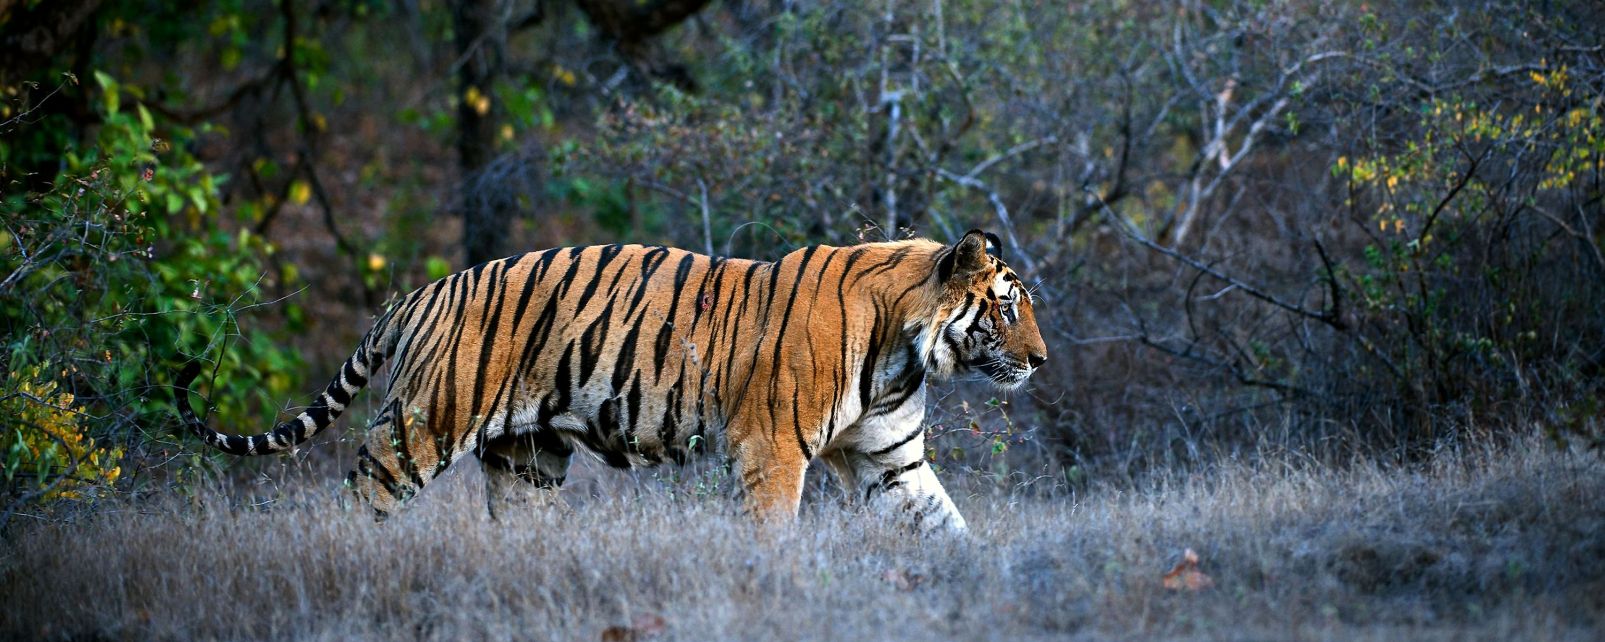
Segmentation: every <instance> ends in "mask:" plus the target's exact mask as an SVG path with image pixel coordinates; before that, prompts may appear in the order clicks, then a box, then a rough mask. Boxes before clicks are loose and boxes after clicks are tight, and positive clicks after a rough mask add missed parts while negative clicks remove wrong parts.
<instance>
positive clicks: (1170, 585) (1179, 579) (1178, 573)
mask: <svg viewBox="0 0 1605 642" xmlns="http://www.w3.org/2000/svg"><path fill="white" fill-rule="evenodd" d="M1160 583H1161V584H1162V585H1164V587H1165V588H1167V589H1170V590H1172V591H1181V590H1187V591H1200V590H1203V589H1207V588H1209V587H1211V586H1214V585H1215V580H1212V579H1210V578H1209V576H1208V575H1205V574H1204V573H1203V571H1200V570H1198V553H1194V552H1193V549H1190V548H1189V549H1187V551H1186V552H1184V553H1182V556H1181V563H1179V564H1177V565H1176V566H1175V568H1172V569H1170V572H1169V573H1166V574H1165V577H1164V579H1163V580H1161V581H1160Z"/></svg>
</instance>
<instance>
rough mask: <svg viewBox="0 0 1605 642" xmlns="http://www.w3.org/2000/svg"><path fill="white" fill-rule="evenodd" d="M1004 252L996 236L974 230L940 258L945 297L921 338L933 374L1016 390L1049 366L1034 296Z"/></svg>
mask: <svg viewBox="0 0 1605 642" xmlns="http://www.w3.org/2000/svg"><path fill="white" fill-rule="evenodd" d="M1001 248H1002V244H1001V243H999V242H998V238H997V237H996V236H994V235H992V234H988V233H984V232H982V231H980V230H970V231H969V232H968V233H966V234H965V235H964V238H963V239H960V240H959V242H958V243H955V244H954V245H953V246H951V247H948V248H944V249H943V250H942V251H941V252H940V253H939V254H938V259H937V265H936V272H937V274H936V278H937V279H938V281H940V285H939V286H938V287H940V288H941V294H940V295H939V296H938V298H937V305H936V313H935V315H934V316H933V317H931V318H930V319H929V320H928V321H927V324H926V327H924V328H922V332H921V336H920V343H921V344H922V347H923V348H925V355H926V358H925V363H926V367H927V370H928V372H930V374H932V375H934V376H936V377H939V378H955V377H960V376H966V375H967V376H971V377H976V378H985V379H987V380H990V381H991V382H992V383H994V384H996V385H997V386H999V387H1002V388H1018V387H1019V386H1020V385H1021V384H1024V383H1025V380H1026V378H1027V377H1030V376H1031V373H1033V372H1036V369H1037V368H1038V367H1040V366H1041V365H1042V364H1043V363H1044V362H1046V361H1047V360H1048V348H1047V345H1046V344H1044V343H1043V342H1042V333H1041V331H1039V330H1038V329H1037V318H1036V314H1035V312H1033V311H1032V309H1031V304H1032V299H1031V293H1030V292H1029V291H1027V290H1026V287H1025V283H1024V282H1022V281H1021V280H1020V277H1019V276H1018V275H1016V274H1015V273H1014V270H1012V269H1009V265H1008V264H1007V263H1004V262H1003V258H1002V250H1001ZM988 250H990V253H989V252H988Z"/></svg>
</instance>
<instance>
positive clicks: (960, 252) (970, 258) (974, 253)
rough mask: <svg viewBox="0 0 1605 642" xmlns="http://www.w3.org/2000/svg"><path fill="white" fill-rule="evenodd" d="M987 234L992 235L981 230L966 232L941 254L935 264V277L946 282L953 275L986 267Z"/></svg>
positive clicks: (965, 273) (962, 274) (964, 273)
mask: <svg viewBox="0 0 1605 642" xmlns="http://www.w3.org/2000/svg"><path fill="white" fill-rule="evenodd" d="M988 236H992V235H990V234H987V233H985V232H982V231H981V230H970V231H969V232H966V233H965V234H964V238H962V239H959V242H957V243H954V244H953V247H951V248H948V250H947V253H946V254H944V255H942V260H941V261H939V262H938V263H937V264H936V274H937V277H939V278H940V279H941V280H942V282H943V283H946V282H948V281H949V280H952V279H953V278H954V277H955V276H967V275H970V274H974V273H975V271H976V270H980V269H981V268H984V267H986V246H987V243H988V242H989V239H987V237H988ZM992 238H993V239H996V238H997V237H995V236H993V237H992Z"/></svg>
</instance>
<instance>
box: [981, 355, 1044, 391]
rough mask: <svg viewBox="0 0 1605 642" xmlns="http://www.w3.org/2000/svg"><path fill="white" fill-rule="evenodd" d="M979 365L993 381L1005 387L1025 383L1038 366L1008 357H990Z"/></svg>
mask: <svg viewBox="0 0 1605 642" xmlns="http://www.w3.org/2000/svg"><path fill="white" fill-rule="evenodd" d="M977 365H978V366H979V369H980V370H981V372H982V373H984V374H985V375H986V378H988V379H991V380H992V383H994V384H997V385H999V386H1002V387H1005V388H1018V387H1020V386H1021V385H1024V384H1025V382H1026V380H1027V379H1029V378H1030V377H1031V373H1033V372H1036V368H1033V367H1031V366H1028V365H1026V364H1023V363H1019V362H1017V361H1014V360H1013V359H1007V358H998V359H990V360H987V361H983V362H981V363H980V364H977Z"/></svg>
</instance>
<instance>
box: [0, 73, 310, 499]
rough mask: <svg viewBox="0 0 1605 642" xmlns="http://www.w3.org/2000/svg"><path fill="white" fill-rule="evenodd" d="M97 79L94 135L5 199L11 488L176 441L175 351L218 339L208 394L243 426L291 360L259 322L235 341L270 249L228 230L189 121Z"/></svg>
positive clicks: (95, 477) (86, 473)
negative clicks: (33, 188)
mask: <svg viewBox="0 0 1605 642" xmlns="http://www.w3.org/2000/svg"><path fill="white" fill-rule="evenodd" d="M96 78H97V81H98V84H99V85H100V88H101V92H102V93H101V94H100V96H101V98H102V100H100V101H99V103H98V115H99V120H100V125H99V126H98V127H97V128H96V130H95V134H94V137H93V139H92V140H90V141H88V142H85V143H83V144H81V145H78V144H75V145H70V146H69V147H68V148H67V150H66V151H65V153H64V154H63V156H62V158H61V163H60V164H61V167H62V169H61V172H60V174H59V175H58V176H57V177H56V179H55V180H54V181H53V183H52V184H51V186H50V188H49V189H48V190H47V191H44V192H42V193H21V194H9V195H7V196H6V197H5V199H4V201H3V202H0V213H3V215H4V216H3V219H4V224H5V229H4V230H3V232H0V275H3V276H0V297H3V298H4V300H5V301H6V304H5V305H4V306H3V307H0V350H3V351H4V352H3V355H4V359H5V361H4V364H3V369H4V371H5V372H6V373H7V376H6V378H5V380H4V384H3V385H4V389H3V390H0V405H3V407H4V408H6V411H5V412H0V428H3V432H4V434H5V435H7V436H6V437H5V440H6V441H4V442H3V443H0V447H4V448H5V449H6V451H5V452H6V457H7V458H8V459H7V470H6V472H7V474H6V484H7V487H6V488H5V491H6V494H7V495H9V496H11V497H12V498H14V499H15V498H28V499H35V498H37V499H46V500H48V499H54V498H65V497H72V496H75V495H77V493H75V492H74V489H75V488H78V487H81V486H85V485H88V484H90V483H98V484H103V485H104V484H109V483H111V482H114V481H116V480H117V478H118V477H119V475H120V473H121V470H120V469H119V468H118V465H119V462H118V461H117V460H118V459H120V458H121V457H123V455H124V454H125V453H127V454H128V455H135V456H139V457H141V458H142V457H143V456H146V455H153V454H157V451H158V450H162V451H166V452H167V454H169V455H170V454H171V453H172V451H173V450H175V449H176V448H177V446H178V444H177V443H175V442H173V441H172V440H171V439H170V438H169V436H168V433H169V430H170V428H171V427H172V425H173V424H172V421H171V417H172V416H173V415H172V412H171V408H170V404H169V403H167V402H166V399H167V392H166V384H167V383H168V381H169V376H168V374H167V370H168V366H169V365H170V364H172V363H174V362H175V361H176V360H181V359H187V358H191V357H199V356H203V355H205V354H207V353H208V352H216V353H220V354H221V355H222V357H221V358H222V361H221V363H220V364H219V367H218V369H217V372H218V373H219V377H218V380H217V381H216V382H214V384H213V385H212V386H211V387H210V390H212V391H213V392H212V399H211V400H212V402H213V403H215V404H217V406H218V407H219V420H220V421H221V422H223V423H227V424H230V425H244V426H254V425H258V424H262V423H265V422H266V421H267V419H266V418H264V417H263V415H262V410H263V408H268V407H271V406H270V405H269V404H275V403H278V402H279V400H280V399H281V398H282V397H283V396H285V395H286V394H287V393H288V392H289V390H290V386H291V383H292V381H291V379H290V378H289V376H288V375H287V374H286V373H290V372H295V370H296V368H297V366H298V363H299V360H298V358H297V356H296V355H294V354H293V353H291V352H289V351H287V350H285V349H283V348H280V347H277V345H276V344H275V342H274V341H273V339H272V337H271V336H270V335H269V334H267V333H265V332H261V331H256V332H252V333H251V334H250V335H249V336H248V337H245V339H246V340H243V341H236V339H239V338H241V337H239V335H238V331H237V327H236V314H237V313H238V312H239V311H241V310H243V309H246V307H247V306H246V304H247V302H248V300H249V298H250V297H251V296H252V295H253V293H254V292H256V291H257V288H258V286H259V284H260V283H261V282H262V281H264V280H266V279H270V278H272V277H271V275H268V274H267V273H266V272H265V270H264V267H263V258H264V257H265V256H266V255H267V254H268V253H269V252H270V251H271V250H272V248H271V247H270V246H269V245H268V244H267V243H265V242H264V241H263V240H262V239H261V238H259V237H256V236H254V235H252V234H250V233H249V232H247V231H243V230H242V231H241V232H239V233H237V234H232V233H230V232H228V231H227V230H226V225H225V221H224V220H223V218H222V217H221V214H220V211H221V209H222V208H221V205H220V203H219V201H218V197H217V186H218V183H219V182H220V180H221V179H220V178H219V177H217V176H215V175H213V174H212V173H211V172H209V171H208V170H207V169H206V168H205V167H203V166H202V165H201V163H200V162H199V161H198V160H197V159H196V158H195V157H194V156H193V155H192V154H191V153H190V152H189V151H188V150H187V146H188V145H189V143H190V141H191V140H192V139H193V138H194V136H195V134H196V132H194V131H192V130H190V129H187V128H182V127H166V126H158V124H157V122H156V121H155V119H154V118H153V117H152V115H151V113H150V112H149V111H148V110H147V109H145V108H144V107H143V106H141V105H140V104H139V100H140V99H141V96H140V94H139V92H138V90H137V88H133V87H127V86H123V85H120V84H119V83H117V82H116V81H115V80H114V79H112V78H111V77H109V76H107V75H105V74H100V73H97V74H96ZM74 90H76V87H75V88H74ZM124 97H127V98H128V99H129V100H128V102H127V103H125V102H124V100H123V99H124ZM127 104H131V105H132V108H128V107H127V106H126V105H127ZM159 133H160V134H161V135H158V134H159ZM222 344H229V345H228V347H227V349H223V350H219V348H220V347H221V345H222ZM52 442H53V443H54V444H56V446H55V447H54V449H53V447H52V446H51V443H52ZM129 463H132V464H134V466H133V467H132V468H130V467H128V466H124V468H123V469H131V470H139V469H140V467H141V464H142V459H140V460H136V461H133V462H129ZM30 468H31V469H32V470H34V471H36V474H33V475H22V474H21V471H23V470H25V469H30ZM63 478H65V479H66V481H61V482H60V483H59V484H58V483H57V482H58V480H61V479H63ZM41 488H48V489H50V490H49V492H47V493H43V494H41V493H38V492H33V491H32V490H30V489H35V490H36V489H41Z"/></svg>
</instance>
